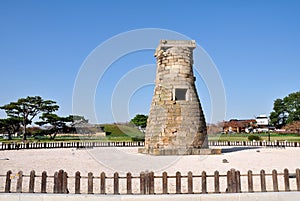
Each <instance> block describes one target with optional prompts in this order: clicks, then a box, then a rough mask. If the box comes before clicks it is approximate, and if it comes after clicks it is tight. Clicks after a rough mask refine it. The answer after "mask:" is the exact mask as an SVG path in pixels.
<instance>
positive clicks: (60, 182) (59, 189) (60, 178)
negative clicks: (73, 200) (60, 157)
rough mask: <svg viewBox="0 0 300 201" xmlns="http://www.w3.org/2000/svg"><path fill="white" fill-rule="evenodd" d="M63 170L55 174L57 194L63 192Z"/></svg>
mask: <svg viewBox="0 0 300 201" xmlns="http://www.w3.org/2000/svg"><path fill="white" fill-rule="evenodd" d="M63 174H64V171H63V170H59V171H58V174H57V193H62V192H63Z"/></svg>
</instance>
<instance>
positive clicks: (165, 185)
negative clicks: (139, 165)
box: [162, 172, 168, 194]
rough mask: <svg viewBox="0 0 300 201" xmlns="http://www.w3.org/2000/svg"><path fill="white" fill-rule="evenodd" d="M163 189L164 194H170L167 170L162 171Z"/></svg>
mask: <svg viewBox="0 0 300 201" xmlns="http://www.w3.org/2000/svg"><path fill="white" fill-rule="evenodd" d="M162 190H163V194H168V174H167V172H163V173H162Z"/></svg>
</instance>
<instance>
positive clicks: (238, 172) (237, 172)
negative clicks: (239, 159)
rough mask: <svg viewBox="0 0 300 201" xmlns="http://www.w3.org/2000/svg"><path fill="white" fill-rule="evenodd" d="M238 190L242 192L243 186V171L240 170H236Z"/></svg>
mask: <svg viewBox="0 0 300 201" xmlns="http://www.w3.org/2000/svg"><path fill="white" fill-rule="evenodd" d="M235 176H236V192H237V193H241V192H242V187H241V173H240V171H239V170H237V171H236V174H235Z"/></svg>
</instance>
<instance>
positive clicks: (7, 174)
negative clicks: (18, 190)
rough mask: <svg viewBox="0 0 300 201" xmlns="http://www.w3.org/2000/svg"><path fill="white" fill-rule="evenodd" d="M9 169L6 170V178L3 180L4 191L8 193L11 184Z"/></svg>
mask: <svg viewBox="0 0 300 201" xmlns="http://www.w3.org/2000/svg"><path fill="white" fill-rule="evenodd" d="M11 174H12V172H11V170H8V171H7V173H6V180H5V190H4V192H5V193H10V185H11V178H10V177H11Z"/></svg>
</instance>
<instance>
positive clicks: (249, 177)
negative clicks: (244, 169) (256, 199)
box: [248, 170, 254, 193]
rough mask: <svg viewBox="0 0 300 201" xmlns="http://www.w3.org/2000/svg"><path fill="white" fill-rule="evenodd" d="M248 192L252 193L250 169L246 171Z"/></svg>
mask: <svg viewBox="0 0 300 201" xmlns="http://www.w3.org/2000/svg"><path fill="white" fill-rule="evenodd" d="M248 192H249V193H253V192H254V191H253V176H252V171H251V170H249V171H248Z"/></svg>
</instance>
